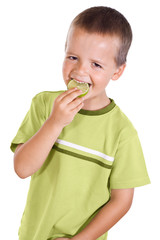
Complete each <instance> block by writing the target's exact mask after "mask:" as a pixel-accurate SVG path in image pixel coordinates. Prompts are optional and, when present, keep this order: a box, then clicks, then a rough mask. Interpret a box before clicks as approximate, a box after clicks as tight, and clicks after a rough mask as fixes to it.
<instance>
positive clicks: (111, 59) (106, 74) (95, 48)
mask: <svg viewBox="0 0 160 240" xmlns="http://www.w3.org/2000/svg"><path fill="white" fill-rule="evenodd" d="M118 47H119V39H118V38H117V37H112V36H109V35H105V36H103V35H100V34H96V33H87V32H86V31H84V30H83V29H80V28H76V27H71V29H70V30H69V33H68V37H67V43H66V49H65V59H64V63H63V78H64V81H65V83H66V85H67V84H68V82H69V81H70V80H71V79H73V78H74V79H75V80H77V81H80V82H87V83H89V84H90V90H89V92H88V93H87V95H86V96H85V101H84V104H85V102H86V103H89V102H90V105H91V104H94V106H95V108H96V104H97V107H98V106H100V105H101V106H105V103H106V100H107V99H108V97H107V95H106V92H105V88H106V86H107V85H108V83H109V81H110V80H111V79H112V80H116V79H118V78H119V76H120V75H121V74H122V72H123V70H124V67H125V66H123V69H122V66H121V67H119V68H118V67H117V66H116V62H115V57H116V54H117V50H118Z"/></svg>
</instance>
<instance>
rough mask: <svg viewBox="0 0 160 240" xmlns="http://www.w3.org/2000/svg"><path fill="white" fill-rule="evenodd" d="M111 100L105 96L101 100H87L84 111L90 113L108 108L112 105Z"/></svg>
mask: <svg viewBox="0 0 160 240" xmlns="http://www.w3.org/2000/svg"><path fill="white" fill-rule="evenodd" d="M110 102H111V101H110V99H109V98H108V97H107V95H105V96H104V97H102V98H101V99H97V98H92V99H86V100H85V101H84V106H83V108H82V109H84V110H90V111H96V110H99V109H102V108H105V107H107V106H108V105H109V104H110Z"/></svg>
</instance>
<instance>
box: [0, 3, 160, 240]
mask: <svg viewBox="0 0 160 240" xmlns="http://www.w3.org/2000/svg"><path fill="white" fill-rule="evenodd" d="M96 5H105V6H109V7H113V8H116V9H117V10H118V11H120V12H121V13H122V14H124V15H125V16H126V18H127V19H128V21H129V22H130V24H131V26H132V30H133V35H134V38H133V43H132V47H131V49H130V52H129V55H128V64H127V68H126V70H125V72H124V74H123V76H122V77H121V78H120V79H119V80H118V81H116V82H111V83H110V85H109V86H108V88H107V89H106V91H107V94H108V96H109V97H111V98H113V99H114V100H115V102H116V103H117V104H118V105H119V106H120V107H121V109H122V110H123V112H124V113H125V114H126V115H127V116H128V117H129V118H130V120H131V121H132V123H133V124H134V126H135V128H136V129H137V131H138V133H139V138H140V140H141V144H142V148H143V152H144V156H145V159H146V165H147V169H148V172H149V176H150V179H151V182H152V184H150V185H146V186H144V187H139V188H136V190H135V196H134V201H133V204H132V207H131V209H130V211H129V212H128V213H127V215H126V216H125V217H124V218H122V219H121V220H120V222H119V223H117V224H116V225H115V226H114V227H113V228H112V229H111V230H110V232H109V237H108V239H109V240H119V239H120V240H135V239H136V240H142V239H145V240H151V239H158V238H159V214H160V207H159V203H160V195H158V190H159V182H160V181H159V177H158V175H159V167H160V164H159V159H160V156H159V134H160V131H159V130H160V128H159V122H160V117H159V116H160V114H159V103H160V98H159V91H160V88H159V86H160V85H159V82H160V77H159V68H160V67H159V55H160V48H159V44H160V34H159V32H158V31H159V23H160V16H159V15H160V14H159V2H158V0H157V1H155V0H152V1H147V0H141V1H139V0H134V1H128V0H121V1H120V0H112V1H102V0H97V1H96V0H85V1H75V0H67V1H61V0H59V1H53V0H52V1H51V0H48V1H47V0H46V1H42V0H38V1H35V0H32V1H31V0H28V1H23V0H19V1H17V0H14V1H12V0H10V1H9V0H2V1H0V82H1V91H0V110H1V111H0V112H1V117H0V121H1V122H0V134H1V138H0V141H1V142H0V149H1V152H0V153H1V155H0V156H1V158H0V163H1V174H0V195H1V197H0V221H1V223H0V226H1V230H0V239H13V240H17V239H18V235H17V232H18V228H19V225H20V220H21V216H22V213H23V210H24V206H25V202H26V197H27V192H28V187H29V181H30V178H27V179H24V180H22V179H20V178H18V176H17V175H16V174H15V172H14V169H13V153H12V152H11V151H10V149H9V147H10V142H11V141H12V139H13V137H14V136H15V134H16V132H17V130H18V127H19V125H20V123H21V121H22V120H23V118H24V116H25V114H26V112H27V111H28V108H29V106H30V103H31V99H32V97H33V96H34V95H35V94H37V93H38V92H41V91H46V90H49V91H52V90H53V91H54V90H64V89H66V86H65V84H64V83H63V79H62V73H61V66H62V62H63V57H64V43H65V38H66V34H67V31H68V27H69V25H70V22H71V20H72V19H73V18H74V17H75V16H76V15H77V14H78V13H79V12H81V11H82V10H84V9H85V8H88V7H91V6H96ZM157 219H158V220H157Z"/></svg>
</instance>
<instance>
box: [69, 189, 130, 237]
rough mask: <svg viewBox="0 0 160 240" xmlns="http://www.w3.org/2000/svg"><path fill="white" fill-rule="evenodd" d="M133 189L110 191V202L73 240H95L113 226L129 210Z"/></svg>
mask: <svg viewBox="0 0 160 240" xmlns="http://www.w3.org/2000/svg"><path fill="white" fill-rule="evenodd" d="M133 193H134V188H128V189H113V190H111V199H110V201H109V202H108V203H107V204H106V205H105V206H104V207H103V208H102V209H101V210H100V211H99V212H98V213H97V215H96V216H95V217H94V218H93V219H92V221H91V222H90V223H89V224H88V225H87V226H86V227H85V228H84V229H83V230H82V231H81V232H80V233H78V234H77V235H75V236H74V237H73V238H72V239H73V240H96V239H97V238H99V237H100V236H102V235H103V234H104V233H106V232H107V231H108V230H109V229H110V228H111V227H112V226H114V225H115V224H116V223H117V222H118V221H119V220H120V219H121V218H122V217H123V216H124V215H125V214H126V213H127V212H128V210H129V209H130V207H131V204H132V199H133Z"/></svg>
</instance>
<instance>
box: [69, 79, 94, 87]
mask: <svg viewBox="0 0 160 240" xmlns="http://www.w3.org/2000/svg"><path fill="white" fill-rule="evenodd" d="M71 80H74V81H76V82H78V83H88V82H83V81H79V80H77V79H74V78H71ZM88 85H89V87H90V86H91V85H92V84H91V83H88Z"/></svg>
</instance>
